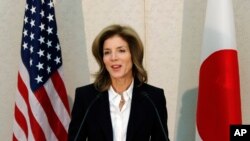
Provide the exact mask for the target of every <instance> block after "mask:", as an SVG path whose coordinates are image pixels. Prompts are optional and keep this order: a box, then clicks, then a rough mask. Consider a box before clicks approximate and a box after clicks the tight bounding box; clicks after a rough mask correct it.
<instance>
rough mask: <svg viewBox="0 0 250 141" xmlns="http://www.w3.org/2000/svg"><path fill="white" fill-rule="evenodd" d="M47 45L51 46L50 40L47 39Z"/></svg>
mask: <svg viewBox="0 0 250 141" xmlns="http://www.w3.org/2000/svg"><path fill="white" fill-rule="evenodd" d="M47 46H48V48H49V47H51V46H52V41H50V40H48V42H47Z"/></svg>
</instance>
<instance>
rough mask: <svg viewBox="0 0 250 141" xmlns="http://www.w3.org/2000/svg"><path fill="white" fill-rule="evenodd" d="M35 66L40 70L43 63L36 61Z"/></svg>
mask: <svg viewBox="0 0 250 141" xmlns="http://www.w3.org/2000/svg"><path fill="white" fill-rule="evenodd" d="M36 67H37V68H38V70H40V69H43V63H40V62H39V63H38V64H37V65H36Z"/></svg>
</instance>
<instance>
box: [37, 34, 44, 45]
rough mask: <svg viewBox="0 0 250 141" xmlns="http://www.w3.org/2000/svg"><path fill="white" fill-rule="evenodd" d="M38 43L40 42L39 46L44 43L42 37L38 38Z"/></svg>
mask: <svg viewBox="0 0 250 141" xmlns="http://www.w3.org/2000/svg"><path fill="white" fill-rule="evenodd" d="M38 41H39V42H40V44H42V43H44V42H45V41H44V37H42V36H40V38H39V39H38Z"/></svg>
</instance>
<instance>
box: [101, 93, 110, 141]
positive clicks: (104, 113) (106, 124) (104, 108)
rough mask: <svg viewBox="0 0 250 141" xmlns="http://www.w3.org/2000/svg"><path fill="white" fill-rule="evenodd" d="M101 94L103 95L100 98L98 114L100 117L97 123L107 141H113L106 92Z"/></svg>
mask: <svg viewBox="0 0 250 141" xmlns="http://www.w3.org/2000/svg"><path fill="white" fill-rule="evenodd" d="M101 94H103V96H102V97H101V98H100V104H99V112H100V115H99V117H98V119H99V123H100V125H101V127H102V129H103V132H104V134H105V136H106V138H107V141H113V131H112V123H111V116H110V108H109V97H108V92H107V91H105V92H103V93H101Z"/></svg>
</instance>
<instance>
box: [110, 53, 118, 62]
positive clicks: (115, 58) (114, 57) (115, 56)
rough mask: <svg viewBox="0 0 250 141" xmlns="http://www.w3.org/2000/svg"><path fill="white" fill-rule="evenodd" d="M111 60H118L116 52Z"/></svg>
mask: <svg viewBox="0 0 250 141" xmlns="http://www.w3.org/2000/svg"><path fill="white" fill-rule="evenodd" d="M111 60H117V54H116V53H115V52H112V53H111Z"/></svg>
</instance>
